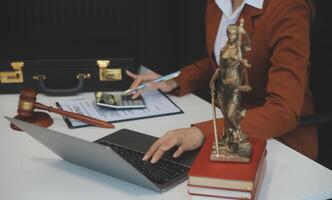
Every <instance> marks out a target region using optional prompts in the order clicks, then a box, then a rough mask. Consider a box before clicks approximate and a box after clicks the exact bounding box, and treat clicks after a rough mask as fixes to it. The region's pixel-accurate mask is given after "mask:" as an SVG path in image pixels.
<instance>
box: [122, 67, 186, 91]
mask: <svg viewBox="0 0 332 200" xmlns="http://www.w3.org/2000/svg"><path fill="white" fill-rule="evenodd" d="M179 74H180V71H176V72H173V73H171V74H167V75H165V76H161V77H159V78H157V79H155V80H153V81H152V82H154V83H159V82H162V81H167V80H169V79H172V78H175V77H177V76H178V75H179ZM147 86H148V83H142V84H140V85H139V86H138V87H136V88H132V89H128V90H126V91H124V94H130V93H133V92H135V91H137V90H139V89H143V88H145V87H147Z"/></svg>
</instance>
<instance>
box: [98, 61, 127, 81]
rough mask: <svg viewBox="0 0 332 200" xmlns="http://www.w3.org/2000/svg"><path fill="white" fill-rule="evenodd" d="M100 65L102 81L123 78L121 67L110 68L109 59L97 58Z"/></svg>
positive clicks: (100, 78)
mask: <svg viewBox="0 0 332 200" xmlns="http://www.w3.org/2000/svg"><path fill="white" fill-rule="evenodd" d="M97 65H98V66H99V80H100V81H120V80H122V72H121V68H118V69H109V68H107V67H108V66H109V65H110V61H109V60H97Z"/></svg>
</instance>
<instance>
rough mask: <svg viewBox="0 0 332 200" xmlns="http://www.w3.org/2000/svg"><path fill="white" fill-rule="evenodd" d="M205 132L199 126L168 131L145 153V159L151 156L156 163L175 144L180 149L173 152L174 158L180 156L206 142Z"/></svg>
mask: <svg viewBox="0 0 332 200" xmlns="http://www.w3.org/2000/svg"><path fill="white" fill-rule="evenodd" d="M204 137H205V136H204V134H203V133H202V131H201V130H200V129H198V128H197V127H190V128H182V129H175V130H172V131H169V132H167V133H166V134H165V135H164V136H163V137H161V138H159V139H158V140H157V141H156V142H155V143H154V144H153V145H152V146H151V147H150V149H149V150H148V151H147V152H146V153H145V155H144V157H143V160H148V159H150V158H151V157H152V158H151V162H152V163H156V162H157V161H158V160H159V159H160V158H161V156H162V155H163V154H164V153H165V151H168V150H169V149H171V148H172V147H174V146H178V149H177V150H176V152H175V153H174V154H173V157H174V158H177V157H179V156H180V155H181V154H182V153H183V152H185V151H190V150H194V149H197V148H198V147H200V146H201V145H202V144H203V142H204Z"/></svg>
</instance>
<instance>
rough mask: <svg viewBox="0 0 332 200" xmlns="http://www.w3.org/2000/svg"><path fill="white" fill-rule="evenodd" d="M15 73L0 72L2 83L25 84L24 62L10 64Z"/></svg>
mask: <svg viewBox="0 0 332 200" xmlns="http://www.w3.org/2000/svg"><path fill="white" fill-rule="evenodd" d="M10 65H11V67H12V68H13V70H14V71H5V72H0V83H23V81H24V80H23V71H22V68H23V66H24V62H12V63H10Z"/></svg>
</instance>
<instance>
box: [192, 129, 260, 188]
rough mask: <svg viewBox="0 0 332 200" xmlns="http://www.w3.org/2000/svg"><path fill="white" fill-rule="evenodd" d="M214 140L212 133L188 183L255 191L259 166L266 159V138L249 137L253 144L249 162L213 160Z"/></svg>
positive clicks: (193, 167)
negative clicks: (211, 157)
mask: <svg viewBox="0 0 332 200" xmlns="http://www.w3.org/2000/svg"><path fill="white" fill-rule="evenodd" d="M213 141H214V135H213V134H210V135H209V136H208V137H207V138H206V141H205V143H204V145H203V147H202V149H201V150H200V152H199V154H198V155H197V157H196V159H195V161H194V162H193V164H192V167H191V169H190V170H189V172H188V176H189V181H188V185H189V186H200V187H211V188H221V189H230V190H240V191H250V192H252V191H254V189H255V186H256V185H257V183H258V180H259V174H260V173H258V172H259V168H260V166H261V163H262V161H263V160H264V153H265V151H266V150H265V147H266V140H262V139H253V138H249V139H248V141H249V142H251V144H252V157H251V160H250V162H249V163H235V162H216V161H211V160H210V154H211V150H212V144H213Z"/></svg>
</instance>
